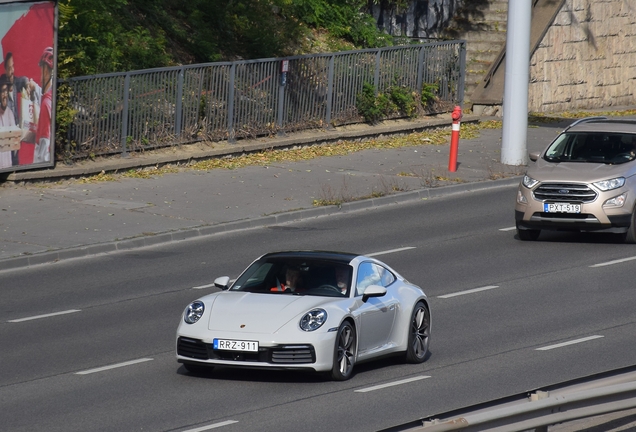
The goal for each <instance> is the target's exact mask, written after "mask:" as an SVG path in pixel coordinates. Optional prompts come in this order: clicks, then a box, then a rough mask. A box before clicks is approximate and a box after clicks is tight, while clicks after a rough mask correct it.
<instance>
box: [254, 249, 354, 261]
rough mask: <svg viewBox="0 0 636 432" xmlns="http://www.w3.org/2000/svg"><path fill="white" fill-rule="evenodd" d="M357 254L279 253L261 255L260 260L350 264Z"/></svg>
mask: <svg viewBox="0 0 636 432" xmlns="http://www.w3.org/2000/svg"><path fill="white" fill-rule="evenodd" d="M358 256H359V255H358V254H353V253H349V252H334V251H314V250H311V251H281V252H270V253H267V254H265V255H263V256H262V257H261V258H297V259H319V260H329V261H340V262H342V263H347V264H348V263H350V262H351V261H352V260H353V259H354V258H356V257H358Z"/></svg>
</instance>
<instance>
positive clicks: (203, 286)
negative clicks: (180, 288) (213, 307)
mask: <svg viewBox="0 0 636 432" xmlns="http://www.w3.org/2000/svg"><path fill="white" fill-rule="evenodd" d="M213 286H214V284H213V283H211V284H208V285H201V286H195V287H192V289H205V288H212V287H213Z"/></svg>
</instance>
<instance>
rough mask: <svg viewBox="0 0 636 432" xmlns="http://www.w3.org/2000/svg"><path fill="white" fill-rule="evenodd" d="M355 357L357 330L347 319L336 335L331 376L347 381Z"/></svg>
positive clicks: (337, 379)
mask: <svg viewBox="0 0 636 432" xmlns="http://www.w3.org/2000/svg"><path fill="white" fill-rule="evenodd" d="M355 358H356V331H355V329H354V328H353V326H352V325H351V323H350V322H348V321H345V322H343V323H342V324H341V325H340V328H339V329H338V335H337V336H336V346H335V347H334V353H333V367H332V370H331V377H332V378H333V379H334V380H336V381H345V380H348V379H349V378H351V372H352V371H353V366H354V364H355Z"/></svg>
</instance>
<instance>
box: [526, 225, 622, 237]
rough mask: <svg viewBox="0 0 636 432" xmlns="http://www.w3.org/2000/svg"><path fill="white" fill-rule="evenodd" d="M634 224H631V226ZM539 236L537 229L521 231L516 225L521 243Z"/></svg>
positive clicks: (539, 231) (539, 232)
mask: <svg viewBox="0 0 636 432" xmlns="http://www.w3.org/2000/svg"><path fill="white" fill-rule="evenodd" d="M633 225H634V224H632V226H633ZM539 234H541V230H537V229H521V228H519V225H518V224H517V236H518V237H519V240H523V241H535V240H536V239H538V238H539Z"/></svg>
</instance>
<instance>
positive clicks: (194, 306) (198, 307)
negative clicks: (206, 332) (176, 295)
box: [183, 300, 205, 324]
mask: <svg viewBox="0 0 636 432" xmlns="http://www.w3.org/2000/svg"><path fill="white" fill-rule="evenodd" d="M204 310H205V305H204V304H203V302H202V301H199V300H197V301H194V302H192V303H190V304H189V305H188V307H187V308H186V310H185V312H184V313H183V320H184V321H185V322H186V323H188V324H194V323H195V322H197V321H199V318H201V316H203V311H204Z"/></svg>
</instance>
